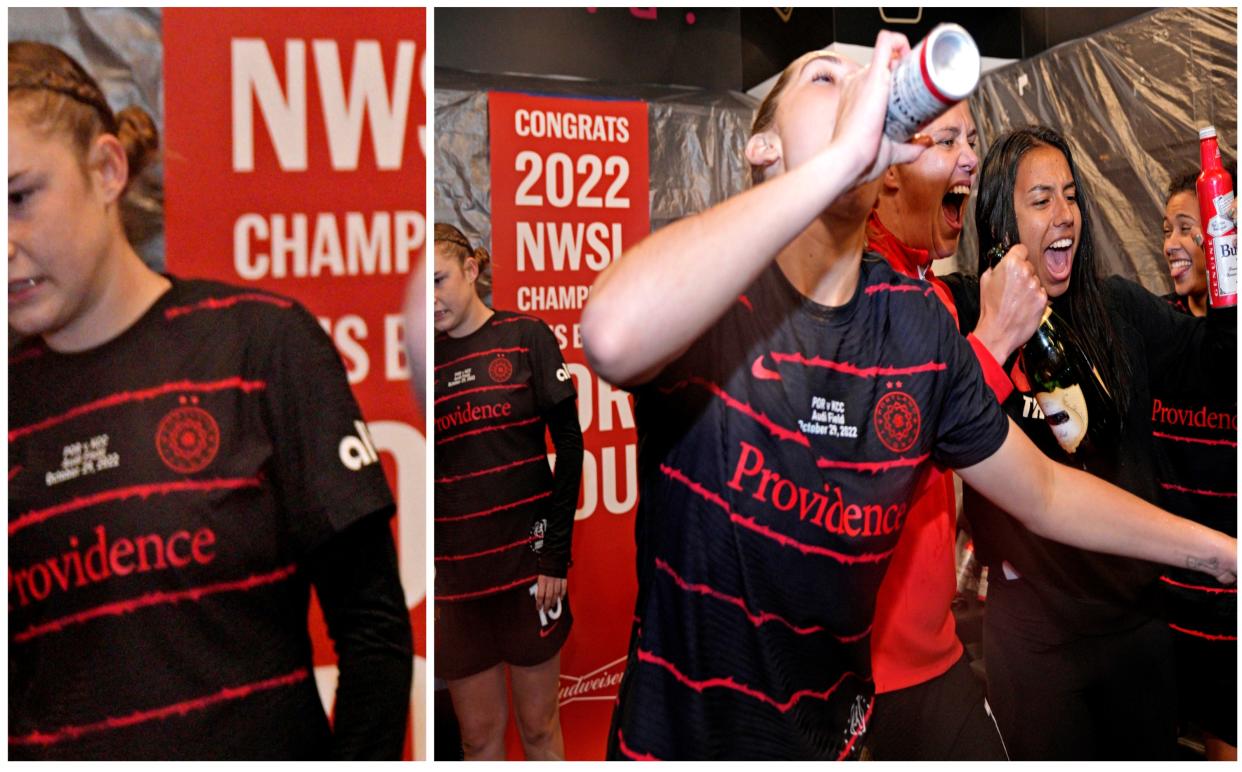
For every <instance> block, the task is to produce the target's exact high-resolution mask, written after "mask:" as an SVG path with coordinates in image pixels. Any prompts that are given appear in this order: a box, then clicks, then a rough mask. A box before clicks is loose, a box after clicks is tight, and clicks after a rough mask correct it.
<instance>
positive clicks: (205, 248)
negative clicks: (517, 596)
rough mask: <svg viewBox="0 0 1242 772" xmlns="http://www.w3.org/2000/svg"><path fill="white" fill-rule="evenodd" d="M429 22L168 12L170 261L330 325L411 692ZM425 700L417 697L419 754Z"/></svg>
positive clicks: (326, 687)
mask: <svg viewBox="0 0 1242 772" xmlns="http://www.w3.org/2000/svg"><path fill="white" fill-rule="evenodd" d="M425 27H426V12H425V10H423V9H420V8H392V9H376V8H366V9H318V8H315V9H311V8H300V9H296V10H294V9H267V8H246V9H241V8H238V9H182V8H171V9H168V10H166V11H165V12H164V16H163V32H164V67H165V73H164V97H165V157H164V170H165V216H166V224H165V233H166V238H167V245H166V246H167V248H166V254H167V265H168V269H169V270H170V271H171V272H173V273H176V274H178V275H184V276H191V277H202V278H211V279H218V280H221V281H227V282H230V283H233V284H243V285H253V286H255V287H259V288H262V289H266V290H270V291H273V292H278V293H281V294H284V295H289V296H293V297H296V298H297V299H298V300H299V301H301V302H302V303H303V304H304V305H306V307H307V308H309V309H310V310H311V312H312V313H314V314H315V315H316V316H317V317H318V318H319V320H320V323H321V324H322V325H323V326H324V329H325V330H327V331H328V334H329V335H331V336H332V338H333V340H334V341H335V343H336V345H337V348H338V350H339V351H340V353H341V356H342V359H343V361H344V363H345V366H346V369H347V371H348V375H349V380H350V383H351V384H352V385H353V388H354V393H355V395H356V396H357V398H358V401H359V403H360V404H361V406H362V410H363V413H364V414H365V415H366V417H367V419H368V423H369V428H370V433H371V437H372V440H373V442H374V444H375V446H376V447H377V448H378V450H379V451H381V461H382V463H383V465H384V470H385V472H386V473H387V475H388V480H389V483H390V485H391V486H392V489H393V492H394V494H395V495H396V497H397V501H398V507H399V513H398V517H397V520H396V524H395V525H396V529H397V530H396V533H397V535H398V550H399V553H400V556H401V580H402V584H403V586H404V588H405V593H406V600H407V604H408V605H409V606H410V607H411V612H410V614H411V621H412V622H413V624H414V630H415V648H416V651H417V654H418V661H417V662H416V675H415V692H414V693H415V694H417V695H423V694H425V687H426V677H425V671H424V669H423V668H422V658H423V657H424V655H425V651H426V643H425V641H426V632H425V627H426V624H425V620H426V615H425V607H426V606H425V594H426V592H425V591H426V587H425V585H426V575H425V568H424V567H425V565H426V548H425V543H426V525H425V519H424V512H423V502H424V476H425V474H424V473H425V463H424V458H425V450H424V441H423V435H424V427H423V416H422V415H421V406H416V405H415V403H414V400H413V397H412V396H411V393H410V384H409V378H410V372H409V367H408V363H407V362H406V359H405V351H404V347H403V340H404V338H403V336H404V323H403V320H402V316H401V304H402V300H403V291H404V288H405V282H406V279H407V277H408V274H409V273H410V270H411V269H412V268H413V267H414V266H415V265H416V264H417V263H418V261H419V259H420V257H421V255H422V253H423V249H424V245H425V242H426V233H427V225H426V217H425V214H424V212H425V211H426V210H425V204H426V184H425V179H426V177H425V169H426V157H425V155H426V153H425V142H426V136H425V132H426V129H425V125H426V102H427V100H426V84H425V81H426V72H427V70H426V64H427V63H426V62H425V61H424V56H425V53H426V51H425V45H424V42H425V40H426V31H425ZM418 334H422V331H419V332H418ZM311 628H312V635H313V637H314V638H315V644H316V646H315V665H316V668H315V670H316V678H317V680H318V682H319V686H320V692H321V694H323V695H324V697H325V703H330V700H331V696H332V694H333V693H334V692H335V679H336V669H335V665H334V662H335V660H334V658H333V654H332V650H331V647H330V644H329V643H328V641H327V636H326V630H325V628H324V626H323V622H322V619H321V618H320V617H319V616H318V610H317V609H316V610H315V611H313V612H312V620H311ZM426 704H427V701H426V699H425V698H422V697H420V698H418V699H414V700H413V703H412V707H413V711H412V717H413V724H414V726H415V728H416V731H415V732H413V733H412V734H413V737H414V746H413V748H412V750H411V753H412V754H413V755H414V756H415V757H416V758H422V757H423V756H424V754H425V744H424V742H423V740H422V737H423V732H422V731H421V727H422V725H423V721H424V718H425V715H426V713H425V705H426Z"/></svg>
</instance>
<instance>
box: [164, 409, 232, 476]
mask: <svg viewBox="0 0 1242 772" xmlns="http://www.w3.org/2000/svg"><path fill="white" fill-rule="evenodd" d="M193 401H195V402H197V401H198V398H197V397H194V398H193ZM183 403H184V398H183ZM155 448H156V450H158V451H159V453H160V458H161V459H163V460H164V463H165V464H167V465H168V468H169V469H171V470H173V471H174V472H180V473H181V474H190V473H192V472H197V471H199V470H200V469H203V468H205V467H206V466H207V465H208V464H210V463H211V462H212V459H214V458H215V457H216V452H217V451H218V450H220V427H219V426H218V425H217V424H216V419H214V418H212V417H211V414H210V413H208V412H207V411H206V410H203V409H202V408H200V407H179V408H176V409H175V410H173V411H172V412H170V413H169V414H168V415H166V416H164V418H163V419H162V420H161V421H160V425H159V427H158V428H157V429H156V430H155Z"/></svg>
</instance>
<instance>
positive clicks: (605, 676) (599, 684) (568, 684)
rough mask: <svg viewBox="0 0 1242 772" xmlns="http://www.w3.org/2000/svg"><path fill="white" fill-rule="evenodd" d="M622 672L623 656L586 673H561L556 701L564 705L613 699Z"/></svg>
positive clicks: (623, 669) (619, 683)
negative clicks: (577, 674) (574, 674)
mask: <svg viewBox="0 0 1242 772" xmlns="http://www.w3.org/2000/svg"><path fill="white" fill-rule="evenodd" d="M624 673H625V657H620V658H618V659H615V660H613V661H612V662H609V663H608V664H607V665H604V666H602V667H600V668H597V669H595V670H592V671H591V672H590V673H587V674H586V675H581V676H572V675H565V674H564V673H562V674H561V676H560V678H561V684H560V689H559V690H558V692H557V702H558V704H559V705H560V706H561V707H564V706H566V705H568V704H569V703H571V702H583V701H588V700H592V701H597V700H609V701H611V700H615V699H616V698H617V689H618V687H619V686H620V685H621V676H622V675H623V674H624Z"/></svg>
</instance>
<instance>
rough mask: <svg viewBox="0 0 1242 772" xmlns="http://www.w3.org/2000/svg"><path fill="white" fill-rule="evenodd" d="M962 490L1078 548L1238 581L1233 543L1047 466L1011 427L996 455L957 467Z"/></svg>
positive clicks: (1106, 487)
mask: <svg viewBox="0 0 1242 772" xmlns="http://www.w3.org/2000/svg"><path fill="white" fill-rule="evenodd" d="M958 474H959V475H961V477H962V480H964V481H965V482H966V483H967V484H968V485H970V486H971V487H972V488H974V489H975V490H977V491H979V492H980V493H982V494H983V495H984V496H986V497H987V498H988V500H990V501H991V502H992V503H993V504H995V505H996V506H998V507H1000V508H1001V509H1003V510H1005V511H1006V512H1009V513H1010V514H1011V515H1013V516H1014V517H1016V518H1017V519H1018V520H1019V521H1021V523H1022V524H1023V525H1025V526H1026V527H1027V528H1029V529H1030V530H1031V531H1032V532H1033V533H1036V534H1038V535H1039V536H1043V537H1044V538H1046V539H1053V540H1055V541H1059V542H1063V543H1065V544H1069V545H1071V546H1074V547H1079V548H1081V549H1087V550H1092V551H1095V552H1107V553H1111V554H1114V555H1123V556H1126V557H1132V558H1140V559H1142V560H1150V561H1153V562H1157V563H1164V564H1166V565H1170V566H1179V567H1184V568H1192V569H1195V570H1198V571H1202V572H1203V573H1206V574H1210V575H1212V576H1214V577H1216V578H1217V579H1218V580H1219V581H1221V582H1225V583H1232V582H1234V581H1236V578H1237V570H1238V555H1237V540H1236V539H1233V538H1231V537H1229V536H1226V535H1225V534H1223V533H1220V532H1218V531H1213V530H1212V529H1210V528H1207V527H1205V526H1202V525H1199V524H1198V523H1194V522H1191V521H1189V520H1184V519H1182V518H1180V517H1175V516H1173V515H1170V514H1169V513H1167V512H1165V511H1163V510H1161V509H1159V508H1157V507H1154V506H1152V505H1151V504H1148V503H1147V502H1146V501H1143V500H1142V499H1140V498H1138V497H1137V496H1134V495H1132V494H1130V493H1127V492H1125V491H1123V490H1121V489H1120V488H1117V487H1116V486H1113V485H1110V484H1109V483H1107V482H1104V481H1103V480H1101V479H1099V478H1098V477H1093V476H1092V475H1089V474H1086V473H1085V472H1080V471H1078V470H1076V469H1071V468H1070V467H1067V466H1063V465H1061V464H1058V463H1056V462H1055V461H1053V460H1051V459H1050V458H1048V457H1047V456H1045V455H1044V454H1043V453H1041V452H1040V451H1039V449H1038V448H1036V447H1035V445H1034V444H1032V443H1031V441H1030V439H1028V438H1027V436H1026V435H1025V434H1023V433H1022V431H1021V430H1020V429H1018V427H1017V426H1015V425H1014V423H1013V421H1010V422H1009V434H1008V436H1007V437H1006V438H1005V442H1004V444H1002V445H1001V447H1000V450H998V451H996V453H994V454H992V455H991V456H990V457H988V458H987V459H985V460H984V461H981V462H980V463H978V464H975V465H974V466H970V467H966V468H964V469H959V470H958Z"/></svg>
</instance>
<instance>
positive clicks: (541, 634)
mask: <svg viewBox="0 0 1242 772" xmlns="http://www.w3.org/2000/svg"><path fill="white" fill-rule="evenodd" d="M560 623H561V620H559V619H558V620H556V621H555V622H553V623H552V626H551V627H549V628H548V629H547V630H540V631H539V637H540V638H547V637H548V636H549V635H551V634H552V631H553V630H555V629H556V626H557V625H559V624H560Z"/></svg>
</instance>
